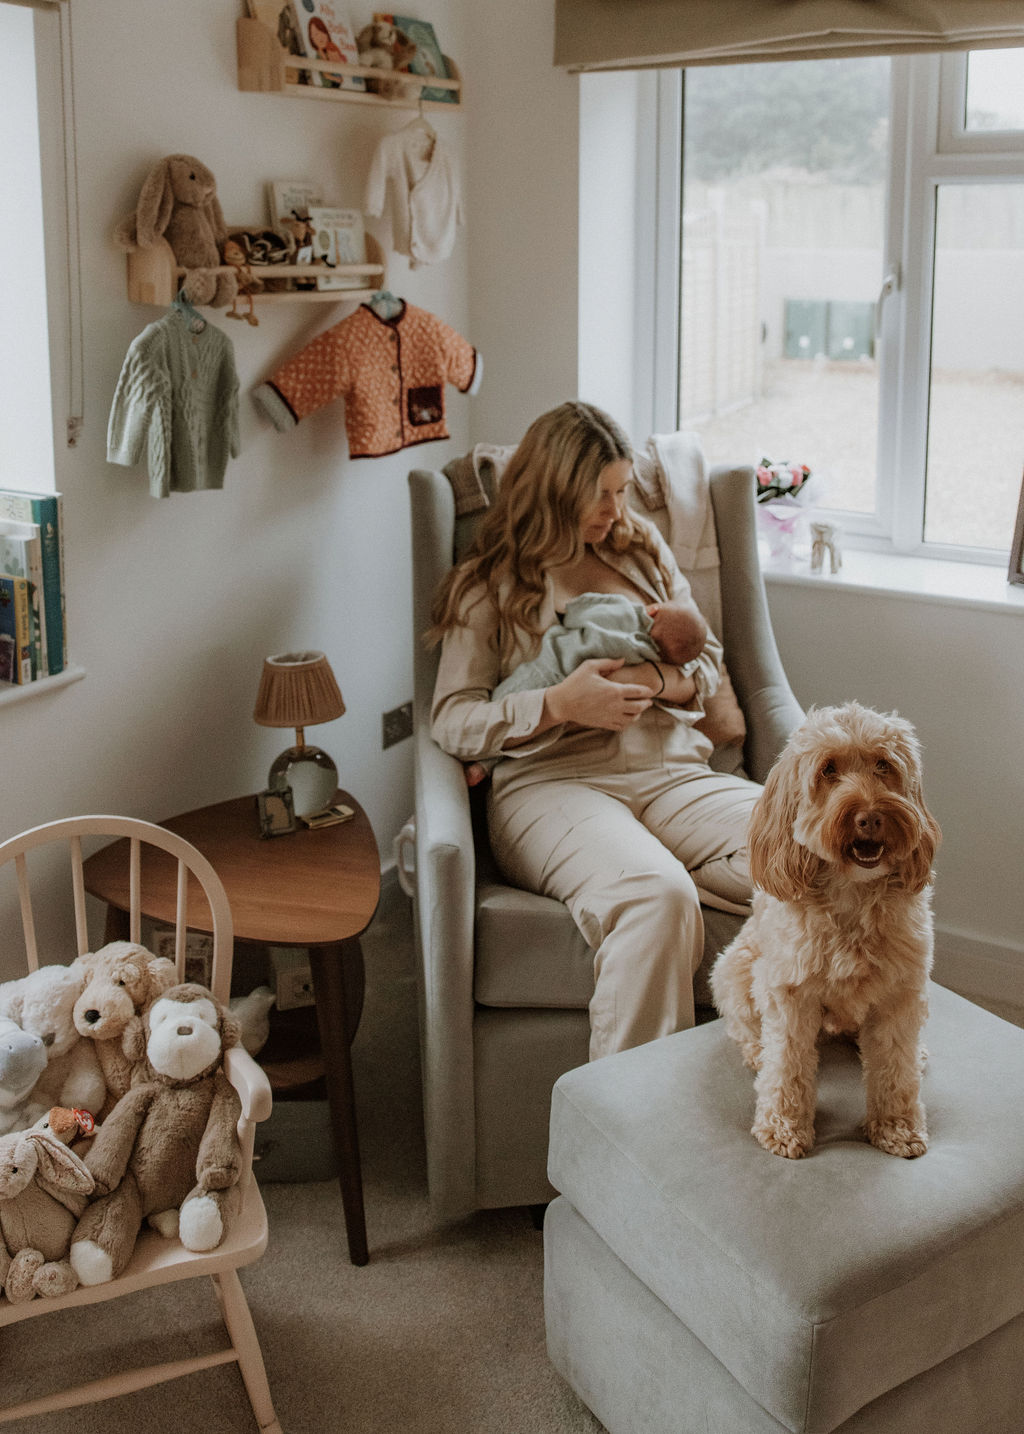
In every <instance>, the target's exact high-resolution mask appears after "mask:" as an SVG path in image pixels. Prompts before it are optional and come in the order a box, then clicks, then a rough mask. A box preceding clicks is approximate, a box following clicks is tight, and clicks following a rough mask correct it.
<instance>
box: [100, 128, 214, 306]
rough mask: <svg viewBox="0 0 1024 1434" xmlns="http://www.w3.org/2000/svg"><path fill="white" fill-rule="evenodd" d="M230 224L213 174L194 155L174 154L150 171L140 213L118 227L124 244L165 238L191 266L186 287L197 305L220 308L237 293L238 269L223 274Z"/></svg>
mask: <svg viewBox="0 0 1024 1434" xmlns="http://www.w3.org/2000/svg"><path fill="white" fill-rule="evenodd" d="M227 235H228V231H227V225H226V224H225V223H224V215H223V213H222V212H221V207H220V200H219V199H218V198H217V183H216V180H215V179H214V177H213V174H212V173H211V172H210V170H209V169H207V167H206V165H205V164H203V163H201V162H200V161H199V160H198V159H196V158H195V157H194V156H193V155H191V154H169V155H167V156H166V158H164V159H162V160H161V161H160V163H159V164H158V165H156V166H155V167H154V168H153V169H151V170H150V172H149V174H148V175H147V176H146V179H145V181H144V182H143V185H142V188H141V190H140V191H139V202H138V204H137V206H136V209H135V213H134V214H130V215H129V216H128V218H127V219H123V220H122V221H121V223H120V224H119V225H118V226H117V229H116V230H115V238H116V240H117V242H118V244H119V245H120V246H121V248H122V249H149V248H151V247H152V246H153V245H154V244H159V243H160V242H161V241H162V240H163V241H166V243H168V244H169V245H170V247H171V250H172V252H173V254H174V257H175V259H176V260H177V262H178V264H179V265H180V266H181V268H183V269H187V270H188V273H186V275H185V277H184V279H183V280H182V287H183V288H184V290H185V296H186V298H187V299H188V300H189V301H190V303H193V304H212V305H213V307H214V308H216V309H221V308H224V307H225V306H226V305H227V304H230V303H233V302H234V298H235V295H236V293H237V292H238V280H237V277H236V275H235V274H233V273H227V274H218V273H217V272H216V271H217V267H218V266H219V265H220V263H221V245H222V244H223V243H224V241H225V239H226V238H227Z"/></svg>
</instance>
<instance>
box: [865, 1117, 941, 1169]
mask: <svg viewBox="0 0 1024 1434" xmlns="http://www.w3.org/2000/svg"><path fill="white" fill-rule="evenodd" d="M864 1129H865V1133H866V1134H867V1137H868V1139H869V1140H870V1141H871V1144H872V1145H873V1146H875V1147H876V1149H878V1150H884V1151H885V1153H886V1155H898V1156H899V1157H900V1158H901V1159H903V1160H916V1158H917V1157H918V1156H919V1155H923V1154H924V1153H925V1151H926V1150H927V1149H928V1136H927V1135H926V1133H925V1132H924V1130H916V1129H915V1128H914V1126H913V1125H911V1123H910V1121H909V1120H869V1121H868V1123H867V1125H866V1126H865V1127H864Z"/></svg>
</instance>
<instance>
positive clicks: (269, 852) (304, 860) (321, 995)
mask: <svg viewBox="0 0 1024 1434" xmlns="http://www.w3.org/2000/svg"><path fill="white" fill-rule="evenodd" d="M336 800H338V801H340V802H344V803H345V805H346V806H349V807H351V808H352V809H353V811H354V812H355V816H354V817H353V818H352V819H351V820H350V821H347V822H342V823H340V824H339V825H337V826H331V827H321V828H320V829H319V830H317V831H309V830H308V829H306V828H304V827H300V829H299V830H298V831H297V832H294V833H292V834H289V835H287V836H279V837H271V838H269V839H264V838H261V837H260V835H259V823H258V819H257V813H256V798H255V796H249V797H236V798H234V799H233V800H231V801H227V802H217V803H216V804H215V805H213V806H209V807H201V808H200V809H199V810H198V811H194V812H186V813H185V814H184V815H183V816H178V817H171V818H170V819H169V820H167V821H164V822H161V823H160V825H161V826H165V827H167V829H168V830H169V831H173V832H177V833H178V835H179V836H183V837H184V838H185V839H186V841H190V842H191V843H192V845H193V846H195V847H197V848H198V850H199V851H201V852H202V853H203V855H204V856H205V857H206V858H207V859H208V861H209V862H210V863H211V865H212V866H213V867H214V869H215V871H216V872H217V875H218V876H219V877H220V879H221V881H222V882H223V883H224V888H225V890H226V891H227V894H228V900H229V902H230V903H231V915H232V918H233V922H234V928H235V940H236V941H251V942H257V943H259V944H260V945H280V946H303V947H306V948H308V950H309V957H310V966H311V969H312V975H313V993H314V996H315V998H316V1013H317V1024H318V1026H319V1030H320V1044H321V1047H322V1050H323V1057H324V1070H325V1077H326V1084H327V1100H328V1104H329V1106H330V1113H331V1129H332V1132H333V1135H334V1144H335V1151H336V1154H337V1158H338V1165H339V1183H340V1185H341V1199H342V1204H343V1206H344V1209H345V1226H346V1230H347V1233H348V1248H349V1256H350V1258H351V1260H352V1263H353V1264H354V1265H365V1264H366V1262H367V1260H368V1259H369V1253H368V1250H367V1245H366V1219H365V1212H364V1208H363V1179H362V1168H361V1164H360V1159H359V1135H358V1131H357V1128H356V1112H355V1092H354V1086H353V1081H352V1060H351V1053H350V1050H349V1045H350V1042H351V1040H352V1038H353V1036H354V1035H355V1033H356V1028H357V1027H358V1024H359V1016H360V1014H361V1012H362V1006H363V990H364V971H363V952H362V947H361V946H360V942H359V938H360V936H361V935H362V933H363V932H364V931H365V930H366V928H367V926H368V925H369V924H370V921H371V919H372V917H373V914H374V912H375V911H376V909H377V902H378V900H379V899H380V856H379V854H378V851H377V843H376V840H375V838H374V835H373V829H372V827H371V826H370V822H369V819H368V817H367V815H366V813H365V812H364V811H363V809H362V807H361V806H360V805H359V803H358V802H357V801H356V800H355V798H354V797H353V796H351V795H350V794H349V793H348V792H339V793H338V795H337V798H336ZM84 871H85V889H86V891H88V892H89V893H90V894H91V895H93V896H96V897H99V899H100V900H101V901H105V902H106V903H107V939H108V940H110V941H114V940H119V939H123V938H124V937H126V936H127V923H128V917H127V912H128V908H129V891H128V880H129V878H128V860H127V843H126V842H123V841H122V842H115V843H113V844H112V845H111V846H108V847H104V848H103V849H102V851H98V852H95V853H94V854H93V855H92V856H91V857H89V858H88V860H87V861H86V862H85V863H84ZM175 883H176V870H175V863H174V862H173V861H172V860H171V859H170V858H169V857H167V856H166V854H165V853H163V852H158V851H154V852H153V854H152V857H148V856H145V857H144V858H143V863H142V883H141V884H142V913H143V915H144V916H147V917H150V918H151V919H152V920H155V921H166V922H169V923H171V924H173V923H174V920H175V903H176V884H175ZM187 920H188V925H189V927H190V928H192V929H193V930H195V931H203V932H208V931H209V930H210V928H211V921H210V914H209V909H208V907H207V905H206V901H205V899H204V898H203V897H202V895H201V893H200V892H199V891H198V888H196V889H195V890H192V889H190V891H189V901H188V916H187Z"/></svg>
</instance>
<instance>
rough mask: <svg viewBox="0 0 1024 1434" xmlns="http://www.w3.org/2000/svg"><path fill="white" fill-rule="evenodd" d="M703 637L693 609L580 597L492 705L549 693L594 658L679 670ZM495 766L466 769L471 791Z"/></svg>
mask: <svg viewBox="0 0 1024 1434" xmlns="http://www.w3.org/2000/svg"><path fill="white" fill-rule="evenodd" d="M707 636H708V627H707V623H706V622H705V621H704V619H703V618H702V617H701V615H700V613H699V612H697V611H696V609H695V608H693V607H684V606H682V605H681V604H680V603H674V602H653V603H648V604H647V605H646V606H644V605H643V604H642V603H638V602H634V601H633V599H632V598H630V597H627V596H626V595H625V593H582V594H581V595H580V596H579V597H575V598H572V599H571V600H570V602H568V603H567V604H566V608H565V612H564V613H563V615H562V620H561V621H560V622H557V623H555V624H554V625H553V626H552V627H549V628H548V630H547V632H545V633H544V635H543V637H542V638H541V643H540V650H539V652H538V653H537V655H536V656H535V657H531V658H528V659H527V660H526V661H525V662H521V663H520V664H519V666H518V667H516V668H514V669H513V670H512V671H511V672H510V673H509V675H508V676H507V677H506V678H505V680H504V681H503V682H499V683H498V686H497V687H496V688H495V689H494V691H493V692H492V693H491V701H492V702H500V701H501V699H502V698H503V697H506V696H507V695H508V694H509V693H510V692H524V691H526V690H527V689H528V688H534V687H552V686H554V684H555V683H556V682H561V680H562V678H563V677H568V675H569V673H570V672H573V671H574V670H575V669H576V668H577V667H578V666H579V665H580V663H581V662H585V661H586V660H587V659H588V658H592V657H621V658H623V659H624V660H625V662H626V663H627V665H628V664H633V663H638V662H668V663H671V664H672V665H673V666H674V667H683V666H684V665H685V664H686V663H687V662H692V661H693V659H694V658H696V657H699V656H700V654H701V652H702V651H703V648H704V644H705V642H706V641H707ZM496 760H497V759H496V758H492V759H490V760H488V761H487V762H471V763H469V765H468V766H467V767H466V781H467V782H468V783H469V785H470V786H471V787H475V786H476V785H477V784H478V783H479V782H482V781H483V780H484V778H485V777H486V776H487V774H488V772H489V771H490V769H491V767H493V765H494V762H495V761H496Z"/></svg>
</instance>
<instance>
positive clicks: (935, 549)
mask: <svg viewBox="0 0 1024 1434" xmlns="http://www.w3.org/2000/svg"><path fill="white" fill-rule="evenodd" d="M967 59H968V56H967V54H966V53H960V54H956V53H951V54H945V55H941V56H940V55H913V56H902V57H899V56H897V57H894V58H893V60H892V111H891V125H890V151H891V169H890V182H889V189H888V193H889V196H890V200H889V202H888V204H887V207H886V221H885V247H884V255H885V262H884V265H883V275H884V276H885V277H884V280H883V284H882V292H881V293H880V295H879V305H878V323H877V334H876V349H877V354H878V361H879V373H880V375H881V378H882V381H881V384H880V392H879V411H878V432H879V436H878V469H877V477H876V485H877V486H876V501H875V513H874V514H854V513H850V512H845V511H844V512H841V513H836V515H835V516H836V518H837V519H839V520H840V521H841V523H842V525H843V529H844V533H845V536H846V539H847V540H848V541H849V542H850V544H851V546H858V547H863V548H867V549H876V550H881V551H889V552H899V553H906V554H911V555H916V556H927V557H933V558H949V559H955V560H958V561H963V562H971V563H979V564H998V565H1002V566H1005V564H1006V560H1007V553H1008V551H1009V546H1010V541H1011V538H1012V533H1011V532H1007V535H1006V547H1005V548H1002V549H981V548H966V547H955V546H952V545H949V544H940V543H935V542H929V543H926V542H925V541H924V536H923V533H924V502H925V461H926V442H927V432H928V401H929V384H930V345H931V310H932V285H933V266H934V255H935V219H936V206H937V195H938V187H939V185H940V184H970V183H992V182H1000V181H1003V182H1017V183H1020V182H1024V130H1003V131H973V132H972V131H968V130H967V129H966V128H965V125H964V118H963V116H964V96H965V94H966V76H967ZM658 84H659V108H658V113H659V117H664V119H663V120H662V122H660V123H659V125H658V127H657V136H656V145H657V164H656V169H657V182H656V194H655V195H654V196H653V198H654V203H655V211H656V213H657V215H658V223H657V224H656V226H655V244H654V250H653V253H652V265H653V268H654V272H655V274H656V275H657V281H656V285H655V287H656V290H657V294H656V297H655V301H654V305H653V310H650V311H648V315H647V317H648V324H649V332H650V333H651V335H652V349H653V352H652V362H653V365H654V373H655V382H654V384H653V395H654V397H653V409H654V412H653V414H652V418H653V421H654V422H653V426H654V427H655V428H656V429H661V430H666V429H670V428H674V427H677V426H678V421H679V414H678V392H679V384H678V365H679V348H678V307H679V304H678V289H679V281H678V274H679V261H680V253H681V243H682V222H681V175H682V124H681V120H680V122H679V123H676V124H675V126H674V128H673V127H672V126H671V125H670V124H669V123H668V122H667V119H668V117H669V116H671V115H672V114H673V113H675V114H678V115H679V116H680V117H681V116H682V91H683V78H682V74H681V72H679V71H662V72H661V74H660V75H659V77H658ZM673 202H674V203H675V211H674V212H675V215H676V218H675V221H674V224H673V223H670V222H669V220H668V218H667V213H668V209H669V206H670V205H671V204H672V203H673ZM666 312H668V313H671V314H673V315H675V316H676V318H675V323H676V331H675V336H674V340H670V338H669V336H668V332H667V328H668V325H667V321H666V319H665V317H664V316H665V314H666ZM666 367H668V368H669V370H670V381H669V379H668V378H667V377H666V376H665V369H666Z"/></svg>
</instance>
